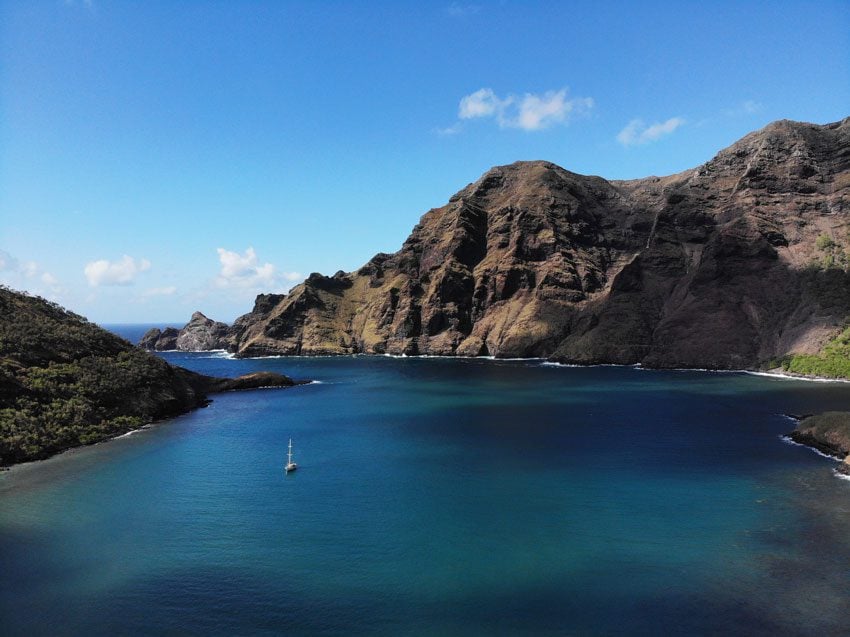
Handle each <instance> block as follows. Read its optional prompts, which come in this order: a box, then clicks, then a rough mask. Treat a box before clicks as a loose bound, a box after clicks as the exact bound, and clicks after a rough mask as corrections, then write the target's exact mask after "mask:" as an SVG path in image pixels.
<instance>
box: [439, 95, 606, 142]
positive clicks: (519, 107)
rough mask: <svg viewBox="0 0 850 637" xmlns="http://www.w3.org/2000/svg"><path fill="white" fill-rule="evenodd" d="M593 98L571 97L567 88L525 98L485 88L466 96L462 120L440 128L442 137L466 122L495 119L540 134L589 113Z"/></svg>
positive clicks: (460, 114) (461, 107)
mask: <svg viewBox="0 0 850 637" xmlns="http://www.w3.org/2000/svg"><path fill="white" fill-rule="evenodd" d="M593 105H594V102H593V98H590V97H574V98H570V99H568V98H567V89H565V88H563V89H561V90H559V91H546V92H545V93H541V94H538V93H525V94H524V95H522V96H519V95H513V94H508V95H506V96H504V97H500V96H499V95H497V94H496V93H495V92H494V91H493V89H490V88H481V89H478V90H477V91H475V92H474V93H470V94H469V95H465V96H464V97H462V98H461V100H460V104H459V105H458V112H457V116H458V120H460V121H459V122H458V123H457V124H455V125H454V126H451V127H449V128H446V129H439V132H441V133H442V134H447V133H449V134H451V133H454V132H457V129H458V125H459V124H460V123H461V122H462V121H465V120H471V119H487V118H490V119H493V120H494V121H496V122H497V123H498V125H499V128H519V129H521V130H525V131H538V130H543V129H546V128H549V127H551V126H554V125H556V124H568V123H569V122H570V121H571V120H572V119H573V118H575V117H578V116H581V115H585V114H587V113H588V112H589V111H590V110H591V109H592V108H593Z"/></svg>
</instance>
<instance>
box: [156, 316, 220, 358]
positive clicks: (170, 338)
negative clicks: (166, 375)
mask: <svg viewBox="0 0 850 637" xmlns="http://www.w3.org/2000/svg"><path fill="white" fill-rule="evenodd" d="M232 332H233V330H232V329H231V327H230V326H228V325H227V324H226V323H221V322H219V321H213V320H212V319H209V318H207V317H206V316H204V315H203V314H202V313H201V312H195V313H194V314H192V318H191V319H190V320H189V322H188V323H186V325H185V326H184V327H183V328H182V329H179V330H178V329H175V328H173V327H166V328H165V329H164V330H162V331H160V330H159V329H158V328H155V327H154V328H152V329H150V330H148V331H147V332H145V334H144V336H142V338H141V340H140V341H139V347H141V348H142V349H146V350H151V351H157V352H166V351H171V350H182V351H184V352H204V351H208V350H212V349H227V348H228V347H229V346H230V342H231V341H230V338H231V334H232Z"/></svg>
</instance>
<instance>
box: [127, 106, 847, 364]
mask: <svg viewBox="0 0 850 637" xmlns="http://www.w3.org/2000/svg"><path fill="white" fill-rule="evenodd" d="M848 231H850V118H847V119H844V120H842V121H840V122H836V123H833V124H827V125H816V124H807V123H800V122H792V121H779V122H775V123H773V124H770V125H768V126H767V127H765V128H764V129H762V130H759V131H757V132H754V133H751V134H749V135H747V136H746V137H744V138H743V139H741V140H740V141H738V142H736V143H735V144H733V145H732V146H730V147H729V148H726V149H725V150H722V151H720V152H719V153H718V154H717V156H715V157H714V158H713V159H711V160H710V161H708V162H707V163H705V164H703V165H701V166H699V167H697V168H695V169H692V170H687V171H684V172H682V173H679V174H676V175H670V176H667V177H647V178H644V179H635V180H629V181H608V180H606V179H603V178H601V177H593V176H586V175H579V174H576V173H572V172H569V171H567V170H565V169H563V168H560V167H559V166H556V165H555V164H552V163H549V162H545V161H526V162H517V163H514V164H511V165H508V166H499V167H496V168H493V169H491V170H489V171H487V172H486V173H485V174H484V175H483V176H482V177H481V178H480V179H478V181H476V182H474V183H472V184H469V185H468V186H466V187H465V188H464V189H462V190H461V191H460V192H458V193H457V194H455V195H454V196H452V197H451V198H450V199H449V201H448V203H447V204H446V205H444V206H442V207H440V208H436V209H433V210H431V211H429V212H427V213H426V214H425V215H424V216H423V217H422V218H421V219H420V222H419V223H418V224H417V225H416V226H415V227H414V229H413V232H412V233H411V235H410V237H409V238H408V239H407V240H406V241H405V242H404V245H403V246H402V247H401V249H400V250H399V251H398V252H396V253H394V254H378V255H376V256H375V257H373V258H372V259H371V260H370V261H369V262H368V263H367V264H366V265H364V266H363V267H361V268H360V269H359V270H357V271H355V272H348V273H346V272H342V271H340V272H337V273H336V274H334V275H333V276H323V275H321V274H312V275H310V277H308V278H307V280H306V281H305V282H304V283H302V284H300V285H298V286H296V287H295V288H293V290H292V291H291V292H290V293H289V294H286V295H282V294H280V295H272V294H266V295H261V296H259V297H257V300H256V303H255V305H254V308H253V309H252V311H251V312H249V313H248V314H246V315H244V316H242V317H240V318H239V319H237V321H236V322H235V323H234V324H233V325H232V326H230V327H228V328H227V329H224V328H222V327H221V325H222V324H220V323H215V322H213V321H210V319H207V318H206V317H204V316H203V315H201V314H195V315H194V316H193V318H192V321H190V323H189V324H188V325H187V326H186V327H185V328H184V329H183V330H180V331H179V333H178V334H177V335H176V336H175V335H174V334H173V333H168V334H166V333H165V332H164V333H162V334H161V335H158V336H156V338H153V335H150V338H149V337H148V335H146V339H145V342H144V343H143V344H144V346H146V347H150V348H152V349H169V348H172V347H176V348H177V349H182V348H184V347H185V348H186V349H192V348H195V347H198V346H201V345H202V344H203V345H206V346H207V347H209V348H225V349H227V350H229V351H231V352H233V353H234V354H235V355H236V356H239V357H249V356H265V355H281V354H283V355H315V354H352V353H371V354H382V353H390V354H408V355H414V354H429V355H460V356H481V355H491V356H496V357H547V358H550V359H552V360H555V361H562V362H569V363H580V364H593V363H620V364H634V363H640V364H642V365H644V366H649V367H662V368H663V367H699V368H715V369H768V368H783V369H787V370H790V371H794V372H797V373H802V374H807V373H816V374H823V375H838V376H846V375H848V374H850V362H848V361H850V358H848V356H847V352H846V351H845V350H844V349H843V345H842V346H841V347H839V348H838V350H837V353H836V348H835V347H832V349H830V347H831V346H833V345H835V341H836V339H840V337H841V336H842V334H841V330H842V328H843V327H844V325H845V321H846V320H847V317H848V315H850V274H848V266H850V254H848V249H850V237H848ZM189 334H193V336H191V337H190V336H189ZM846 336H847V337H848V339H850V334H848V335H846ZM839 345H841V344H840V343H839ZM830 370H832V371H830Z"/></svg>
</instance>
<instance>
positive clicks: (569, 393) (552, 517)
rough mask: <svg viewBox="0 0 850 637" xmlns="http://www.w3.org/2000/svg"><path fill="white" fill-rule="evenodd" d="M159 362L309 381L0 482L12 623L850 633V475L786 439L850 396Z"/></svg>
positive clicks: (666, 376) (234, 396)
mask: <svg viewBox="0 0 850 637" xmlns="http://www.w3.org/2000/svg"><path fill="white" fill-rule="evenodd" d="M113 329H116V331H119V332H120V333H122V334H123V335H125V336H128V337H129V338H132V339H133V340H137V338H138V335H140V329H141V328H140V327H138V326H129V327H124V328H113ZM137 332H139V333H138V334H137ZM161 355H162V356H163V357H164V358H166V359H167V360H168V361H169V362H172V363H175V364H177V365H182V366H184V367H187V368H190V369H194V370H196V371H199V372H202V373H205V374H211V375H217V376H235V375H238V374H243V373H247V372H250V371H256V370H268V371H276V372H281V373H285V374H287V375H290V376H293V377H295V378H304V379H311V380H315V381H318V382H316V383H313V384H310V385H304V386H300V387H295V388H290V389H285V390H273V389H265V390H255V391H247V392H232V393H226V394H221V395H217V396H215V397H214V401H213V402H212V403H211V404H210V405H209V406H208V407H206V408H204V409H199V410H196V411H194V412H192V413H190V414H187V415H184V416H181V417H179V418H174V419H172V420H169V421H165V422H162V423H156V424H154V425H152V426H150V427H146V428H144V429H142V430H140V431H137V432H134V433H131V434H130V435H126V436H123V437H121V438H118V439H115V440H112V441H109V442H106V443H101V444H98V445H94V446H91V447H87V448H83V449H77V450H72V451H70V452H67V453H64V454H61V455H59V456H57V457H54V458H51V459H49V460H47V461H43V462H37V463H31V464H27V465H21V466H17V467H13V468H12V469H11V470H10V471H6V472H3V473H0V634H4V635H64V634H68V635H72V634H73V635H83V634H84V635H115V634H228V635H230V634H239V635H254V634H282V633H285V634H305V635H321V634H327V635H335V634H341V633H345V634H353V635H359V634H364V635H365V634H392V635H402V634H405V635H406V634H415V635H494V634H517V635H524V634H528V635H545V634H552V635H617V634H628V635H631V634H634V635H656V634H683V635H685V634H748V635H752V634H755V635H760V634H763V635H777V634H789V635H792V634H793V635H797V634H799V635H807V634H811V635H829V634H842V633H844V634H847V632H848V631H850V615H848V611H850V482H848V481H845V480H841V479H838V478H837V477H836V476H835V475H834V473H833V467H834V466H835V463H834V461H832V460H828V459H825V458H823V457H820V456H818V455H817V454H815V453H813V452H812V451H811V450H808V449H806V448H803V447H800V446H795V445H792V444H788V443H786V442H783V441H782V439H781V438H780V436H781V435H782V434H784V433H787V432H788V431H789V430H790V429H792V428H793V426H794V423H793V422H792V421H791V420H789V419H788V417H787V416H786V415H785V414H789V413H791V414H805V413H814V412H819V411H824V410H830V409H850V384H845V383H819V382H804V381H797V380H787V379H777V378H770V377H763V376H755V375H750V374H743V373H711V372H698V371H649V370H642V369H637V368H630V367H589V368H575V367H563V366H556V365H550V364H547V363H545V362H544V361H510V360H509V361H494V360H481V359H472V360H465V359H436V358H407V359H398V358H389V357H365V356H357V357H335V358H264V359H249V360H234V359H231V358H229V357H227V356H226V355H225V354H223V353H178V352H169V353H163V354H161ZM290 438H292V440H293V446H294V449H295V460H296V462H298V464H299V469H298V471H296V472H294V473H291V474H289V475H286V474H285V473H284V472H283V466H284V463H285V457H286V447H287V443H288V441H289V439H290Z"/></svg>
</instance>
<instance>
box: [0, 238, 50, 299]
mask: <svg viewBox="0 0 850 637" xmlns="http://www.w3.org/2000/svg"><path fill="white" fill-rule="evenodd" d="M0 282H2V283H4V284H6V285H9V286H11V287H14V288H18V289H22V290H24V289H25V290H28V291H29V292H31V293H32V294H37V295H38V296H43V297H45V298H49V299H51V300H54V301H55V300H58V299H59V296H58V295H60V294H62V293H64V292H65V290H64V288H62V285H61V283H60V282H59V280H58V279H57V278H56V277H55V276H53V275H52V274H51V273H50V272H48V271H47V270H44V269H42V267H41V266H40V265H39V264H38V263H36V262H35V261H25V262H23V263H21V262H20V261H19V260H18V259H16V258H15V257H14V256H12V255H11V254H9V253H8V252H6V251H5V250H0ZM43 286H44V287H43Z"/></svg>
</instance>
